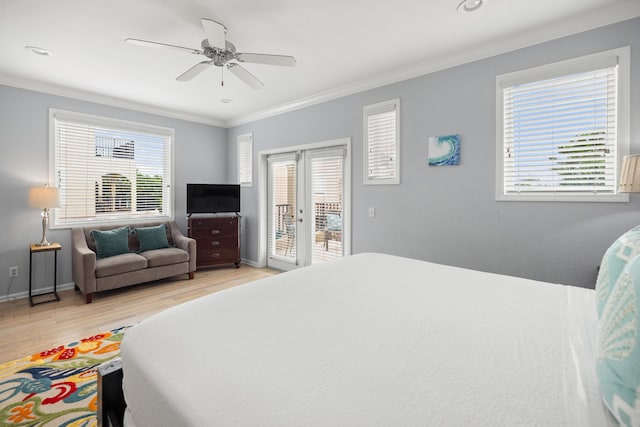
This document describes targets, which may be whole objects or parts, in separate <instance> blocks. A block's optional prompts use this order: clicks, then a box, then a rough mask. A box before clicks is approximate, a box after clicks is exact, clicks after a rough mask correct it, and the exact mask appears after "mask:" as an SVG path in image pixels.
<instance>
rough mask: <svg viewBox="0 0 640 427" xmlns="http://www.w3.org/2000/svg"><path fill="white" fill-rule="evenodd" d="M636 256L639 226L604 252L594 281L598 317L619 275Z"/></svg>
mask: <svg viewBox="0 0 640 427" xmlns="http://www.w3.org/2000/svg"><path fill="white" fill-rule="evenodd" d="M638 254H640V226H637V227H634V228H632V229H631V230H629V231H627V232H626V233H624V234H623V235H622V236H620V237H619V238H618V239H617V240H616V241H615V242H613V244H612V245H611V246H610V247H609V249H607V252H605V254H604V256H603V257H602V262H601V263H600V271H599V272H598V279H597V281H596V308H597V310H598V317H600V316H601V315H602V309H603V308H604V305H605V303H606V302H607V299H608V298H609V295H610V294H611V290H612V289H613V286H614V285H615V284H616V282H617V281H618V277H619V276H620V273H622V270H623V269H624V268H625V266H626V265H627V263H628V262H629V261H631V260H632V259H633V258H635V256H636V255H638Z"/></svg>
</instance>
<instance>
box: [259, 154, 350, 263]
mask: <svg viewBox="0 0 640 427" xmlns="http://www.w3.org/2000/svg"><path fill="white" fill-rule="evenodd" d="M346 158H347V150H346V148H345V147H340V146H339V147H329V148H319V149H306V150H297V151H292V152H288V153H278V154H271V155H268V156H267V182H268V184H267V251H268V254H267V265H268V266H270V267H273V268H278V269H281V270H290V269H293V268H296V267H300V266H305V265H310V264H316V263H321V262H326V261H329V260H332V259H335V258H339V257H342V256H344V255H345V253H347V251H348V248H349V240H348V236H349V233H348V231H349V225H350V221H349V218H348V214H349V209H348V203H345V201H346V200H348V194H347V189H348V186H347V185H346V183H347V181H348V179H345V177H346V167H345V166H346Z"/></svg>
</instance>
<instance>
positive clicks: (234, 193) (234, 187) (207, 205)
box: [187, 184, 240, 214]
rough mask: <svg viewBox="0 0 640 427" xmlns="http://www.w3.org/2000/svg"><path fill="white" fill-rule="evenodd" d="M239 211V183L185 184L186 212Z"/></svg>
mask: <svg viewBox="0 0 640 427" xmlns="http://www.w3.org/2000/svg"><path fill="white" fill-rule="evenodd" d="M219 212H236V213H237V212H240V185H238V184H187V213H188V214H194V213H219Z"/></svg>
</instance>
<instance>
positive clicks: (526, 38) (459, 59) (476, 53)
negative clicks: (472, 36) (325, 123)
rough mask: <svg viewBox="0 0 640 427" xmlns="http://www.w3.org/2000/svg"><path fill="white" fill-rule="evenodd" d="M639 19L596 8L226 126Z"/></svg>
mask: <svg viewBox="0 0 640 427" xmlns="http://www.w3.org/2000/svg"><path fill="white" fill-rule="evenodd" d="M638 16H640V2H639V1H638V0H628V1H626V2H624V3H619V4H617V5H615V6H607V7H602V8H597V9H593V10H591V11H588V12H584V13H582V14H578V15H575V16H572V17H571V19H570V20H567V19H561V20H556V21H554V22H551V23H549V24H547V25H544V26H539V27H535V28H531V29H528V30H524V31H522V32H521V33H520V34H517V35H513V36H509V37H506V38H501V39H494V40H492V41H489V42H483V43H482V44H479V45H476V46H472V47H469V48H465V49H463V50H460V51H457V52H453V53H450V54H447V55H442V56H440V57H435V58H430V59H428V60H424V61H421V62H419V63H417V64H413V65H410V66H407V67H403V68H399V69H397V70H394V71H392V72H389V73H385V74H379V75H376V76H372V77H369V78H366V79H362V80H359V81H357V82H354V83H350V84H347V85H344V86H341V87H338V88H335V89H331V90H328V91H324V92H320V93H318V94H315V95H312V96H309V97H305V98H299V99H297V100H295V101H292V102H289V103H285V104H281V105H279V106H276V107H274V108H269V109H265V110H262V111H258V112H255V113H252V114H248V115H244V116H240V117H237V118H235V119H230V120H228V121H227V122H226V126H227V127H235V126H239V125H242V124H247V123H251V122H254V121H257V120H262V119H266V118H269V117H273V116H276V115H279V114H283V113H287V112H290V111H294V110H298V109H301V108H304V107H309V106H312V105H316V104H320V103H322V102H327V101H331V100H333V99H337V98H341V97H343V96H348V95H352V94H355V93H359V92H363V91H366V90H370V89H375V88H377V87H381V86H386V85H389V84H392V83H397V82H401V81H404V80H409V79H412V78H416V77H420V76H423V75H426V74H430V73H434V72H436V71H441V70H444V69H447V68H451V67H455V66H458V65H462V64H466V63H469V62H473V61H478V60H481V59H486V58H489V57H492V56H496V55H500V54H504V53H507V52H511V51H514V50H517V49H522V48H525V47H529V46H533V45H536V44H540V43H544V42H548V41H551V40H555V39H559V38H562V37H566V36H570V35H573V34H577V33H581V32H584V31H588V30H592V29H595V28H599V27H603V26H606V25H611V24H615V23H617V22H622V21H626V20H629V19H633V18H637V17H638Z"/></svg>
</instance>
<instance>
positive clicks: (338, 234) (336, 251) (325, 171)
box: [308, 149, 345, 264]
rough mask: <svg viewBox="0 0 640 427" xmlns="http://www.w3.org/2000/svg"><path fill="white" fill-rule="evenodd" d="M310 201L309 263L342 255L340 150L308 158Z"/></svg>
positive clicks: (342, 171)
mask: <svg viewBox="0 0 640 427" xmlns="http://www.w3.org/2000/svg"><path fill="white" fill-rule="evenodd" d="M309 157H310V158H309V166H308V168H309V171H310V174H311V183H310V184H311V197H312V207H313V212H312V215H313V216H312V219H313V223H312V235H313V244H312V250H311V263H312V264H316V263H320V262H325V261H329V260H332V259H335V258H340V257H342V256H343V255H344V239H343V233H344V225H343V223H344V210H343V195H344V157H345V152H344V150H341V149H332V150H327V151H319V152H316V153H313V154H310V155H309Z"/></svg>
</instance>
